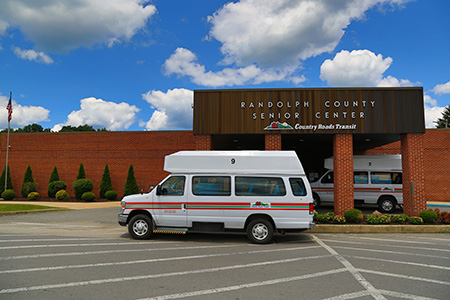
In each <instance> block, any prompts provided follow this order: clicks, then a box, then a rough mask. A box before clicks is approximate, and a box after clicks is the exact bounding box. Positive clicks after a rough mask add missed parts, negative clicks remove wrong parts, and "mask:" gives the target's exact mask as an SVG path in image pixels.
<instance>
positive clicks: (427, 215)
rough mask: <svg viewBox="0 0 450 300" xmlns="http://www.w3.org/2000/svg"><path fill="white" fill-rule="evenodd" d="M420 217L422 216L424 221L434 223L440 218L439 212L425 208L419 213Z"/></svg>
mask: <svg viewBox="0 0 450 300" xmlns="http://www.w3.org/2000/svg"><path fill="white" fill-rule="evenodd" d="M419 217H421V218H422V220H423V222H424V223H426V224H433V223H435V222H436V221H437V220H438V218H439V217H438V214H437V212H435V211H432V210H424V211H421V212H420V213H419Z"/></svg>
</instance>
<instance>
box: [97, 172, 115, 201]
mask: <svg viewBox="0 0 450 300" xmlns="http://www.w3.org/2000/svg"><path fill="white" fill-rule="evenodd" d="M112 189H113V187H112V183H111V175H110V174H109V167H108V164H106V166H105V170H104V171H103V176H102V181H101V182H100V198H105V193H106V192H107V191H112Z"/></svg>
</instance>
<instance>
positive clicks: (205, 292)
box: [139, 268, 347, 300]
mask: <svg viewBox="0 0 450 300" xmlns="http://www.w3.org/2000/svg"><path fill="white" fill-rule="evenodd" d="M345 271H347V270H346V269H344V268H342V269H337V270H331V271H325V272H318V273H313V274H306V275H300V276H293V277H286V278H279V279H273V280H266V281H260V282H253V283H246V284H240V285H233V286H227V287H223V288H215V289H209V290H201V291H195V292H186V293H179V294H172V295H163V296H158V297H152V298H141V299H139V300H166V299H180V298H186V297H196V296H202V295H208V294H217V293H223V292H230V291H236V290H240V289H245V288H253V287H258V286H268V285H273V284H279V283H286V282H291V281H299V280H303V279H309V278H316V277H320V276H326V275H333V274H337V273H342V272H345Z"/></svg>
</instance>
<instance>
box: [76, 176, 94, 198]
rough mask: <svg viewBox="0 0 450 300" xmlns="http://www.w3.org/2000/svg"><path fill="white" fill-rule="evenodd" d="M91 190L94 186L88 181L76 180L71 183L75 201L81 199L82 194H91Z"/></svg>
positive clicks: (84, 179)
mask: <svg viewBox="0 0 450 300" xmlns="http://www.w3.org/2000/svg"><path fill="white" fill-rule="evenodd" d="M93 188H94V184H93V183H92V180H90V179H86V178H83V179H78V180H75V182H74V183H73V192H74V193H75V197H76V198H77V199H82V198H81V197H82V196H83V194H84V193H86V192H92V189H93ZM94 197H95V196H94Z"/></svg>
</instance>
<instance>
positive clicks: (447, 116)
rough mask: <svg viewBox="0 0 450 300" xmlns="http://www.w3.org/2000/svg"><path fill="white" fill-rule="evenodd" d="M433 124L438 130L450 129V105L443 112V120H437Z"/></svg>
mask: <svg viewBox="0 0 450 300" xmlns="http://www.w3.org/2000/svg"><path fill="white" fill-rule="evenodd" d="M433 123H436V128H450V105H447V107H446V108H445V109H444V111H443V112H442V118H439V119H437V121H434V122H433Z"/></svg>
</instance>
